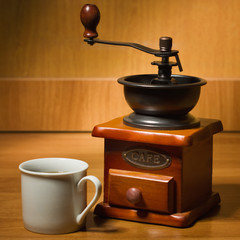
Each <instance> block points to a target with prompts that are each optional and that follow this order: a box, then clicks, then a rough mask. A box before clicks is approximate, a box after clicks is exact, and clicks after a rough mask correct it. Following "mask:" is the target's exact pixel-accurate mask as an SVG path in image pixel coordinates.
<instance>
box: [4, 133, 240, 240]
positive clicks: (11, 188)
mask: <svg viewBox="0 0 240 240" xmlns="http://www.w3.org/2000/svg"><path fill="white" fill-rule="evenodd" d="M239 144H240V134H238V133H219V134H216V135H215V136H214V148H213V149H214V151H213V159H214V160H213V191H216V192H219V193H220V196H221V207H220V208H218V209H214V210H213V211H211V212H210V213H209V214H207V215H206V216H204V217H203V218H202V219H201V220H199V221H198V222H197V223H195V224H194V225H193V226H192V227H190V228H184V229H179V228H171V227H165V226H161V225H154V224H144V223H136V222H130V221H122V220H114V219H104V218H100V217H98V216H94V215H93V213H92V211H91V213H90V214H89V215H88V221H87V228H86V230H85V231H80V232H76V233H71V234H67V235H66V234H65V235H53V236H51V235H42V234H36V233H31V232H29V231H27V230H25V229H24V227H23V223H22V217H21V195H20V191H21V189H20V172H19V170H18V165H19V164H20V163H21V162H23V161H26V160H29V159H34V158H39V157H56V156H59V157H69V158H76V159H81V160H85V161H86V162H87V163H88V164H89V170H88V174H91V175H95V176H97V177H99V179H100V180H101V181H103V150H104V149H103V141H102V140H101V139H99V138H92V137H91V136H90V134H88V133H85V134H83V133H81V134H80V133H55V134H54V133H41V134H40V133H25V134H23V133H1V134H0V206H1V208H0V239H1V240H10V239H28V240H31V239H70V240H71V239H92V240H93V239H116V238H117V239H126V238H127V239H156V238H157V239H161V238H164V239H175V238H176V239H185V238H187V239H204V240H205V239H214V240H219V239H239V236H240V229H239V221H240V203H239V199H240V178H239V176H240V163H239V156H240V149H239ZM88 187H89V192H88V193H89V199H91V196H92V195H93V194H94V187H93V186H91V184H89V185H88ZM101 198H102V197H101ZM100 201H102V200H101V199H100Z"/></svg>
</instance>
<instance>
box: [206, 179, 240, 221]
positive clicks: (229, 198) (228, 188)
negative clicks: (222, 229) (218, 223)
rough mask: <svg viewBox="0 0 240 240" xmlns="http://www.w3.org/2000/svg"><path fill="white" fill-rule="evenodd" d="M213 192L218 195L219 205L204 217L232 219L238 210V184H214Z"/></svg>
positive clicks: (239, 206) (239, 188) (239, 205)
mask: <svg viewBox="0 0 240 240" xmlns="http://www.w3.org/2000/svg"><path fill="white" fill-rule="evenodd" d="M213 191H214V192H218V193H219V194H220V198H221V203H220V205H219V206H217V207H216V208H214V209H212V210H211V211H210V212H209V213H208V214H207V215H205V216H204V218H205V217H207V218H209V217H216V216H218V217H219V218H229V217H232V216H233V215H234V214H235V212H236V211H237V210H238V209H239V208H240V201H239V199H240V184H227V183H226V184H216V185H213Z"/></svg>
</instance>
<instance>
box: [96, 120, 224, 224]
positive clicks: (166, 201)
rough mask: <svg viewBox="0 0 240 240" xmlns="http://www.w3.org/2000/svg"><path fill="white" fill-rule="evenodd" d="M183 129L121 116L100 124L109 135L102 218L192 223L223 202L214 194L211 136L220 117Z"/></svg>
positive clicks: (100, 208) (100, 206) (100, 134)
mask: <svg viewBox="0 0 240 240" xmlns="http://www.w3.org/2000/svg"><path fill="white" fill-rule="evenodd" d="M200 121H201V126H200V127H198V128H193V129H185V130H145V129H138V128H133V127H130V126H126V125H125V124H123V117H120V118H117V119H114V120H111V121H110V122H107V123H104V124H100V125H97V126H96V127H95V128H94V129H93V132H92V135H93V136H95V137H102V138H104V139H105V154H104V200H103V202H102V203H100V204H98V205H97V206H96V208H95V211H94V212H95V214H97V215H100V216H103V217H111V218H118V219H125V220H131V221H138V222H146V223H154V224H162V225H168V226H174V227H189V226H191V225H192V224H193V223H194V222H195V221H196V220H197V219H199V218H200V217H202V216H203V215H204V214H206V213H207V212H208V211H209V210H210V209H212V208H213V207H215V206H216V205H218V204H219V203H220V196H219V194H218V193H214V192H212V147H213V135H214V134H215V133H218V132H220V131H222V124H221V121H219V120H213V119H200Z"/></svg>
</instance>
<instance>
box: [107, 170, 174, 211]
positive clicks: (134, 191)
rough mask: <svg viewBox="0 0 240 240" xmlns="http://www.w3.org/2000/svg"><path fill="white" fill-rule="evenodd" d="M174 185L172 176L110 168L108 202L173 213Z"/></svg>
mask: <svg viewBox="0 0 240 240" xmlns="http://www.w3.org/2000/svg"><path fill="white" fill-rule="evenodd" d="M174 185H175V184H174V179H173V177H169V176H163V175H156V174H149V173H142V172H133V171H124V170H117V169H110V170H109V193H108V202H109V204H110V205H117V206H122V207H129V208H135V209H147V210H150V211H157V212H165V213H173V212H174Z"/></svg>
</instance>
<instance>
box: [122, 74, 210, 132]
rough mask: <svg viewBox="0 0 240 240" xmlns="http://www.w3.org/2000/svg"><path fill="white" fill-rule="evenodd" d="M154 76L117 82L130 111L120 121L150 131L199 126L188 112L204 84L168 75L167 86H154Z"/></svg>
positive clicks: (194, 79) (183, 77)
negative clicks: (168, 81)
mask: <svg viewBox="0 0 240 240" xmlns="http://www.w3.org/2000/svg"><path fill="white" fill-rule="evenodd" d="M157 77H158V75H153V74H148V75H132V76H127V77H122V78H120V79H118V82H119V83H120V84H123V85H124V95H125V99H126V101H127V103H128V105H129V106H130V107H131V108H132V110H133V111H134V112H133V113H132V114H130V115H128V116H126V117H125V118H124V123H125V124H126V125H129V126H133V127H139V128H150V129H186V128H194V127H198V126H199V125H200V121H199V120H198V119H197V118H195V117H194V116H192V115H191V114H190V113H189V112H190V111H191V110H192V109H193V108H194V106H195V105H196V104H197V102H198V99H199V96H200V91H201V86H202V85H204V84H206V81H205V80H203V79H200V78H197V77H191V76H184V75H171V77H172V79H174V81H172V83H171V84H156V83H155V84H154V83H153V81H152V80H153V79H157Z"/></svg>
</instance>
